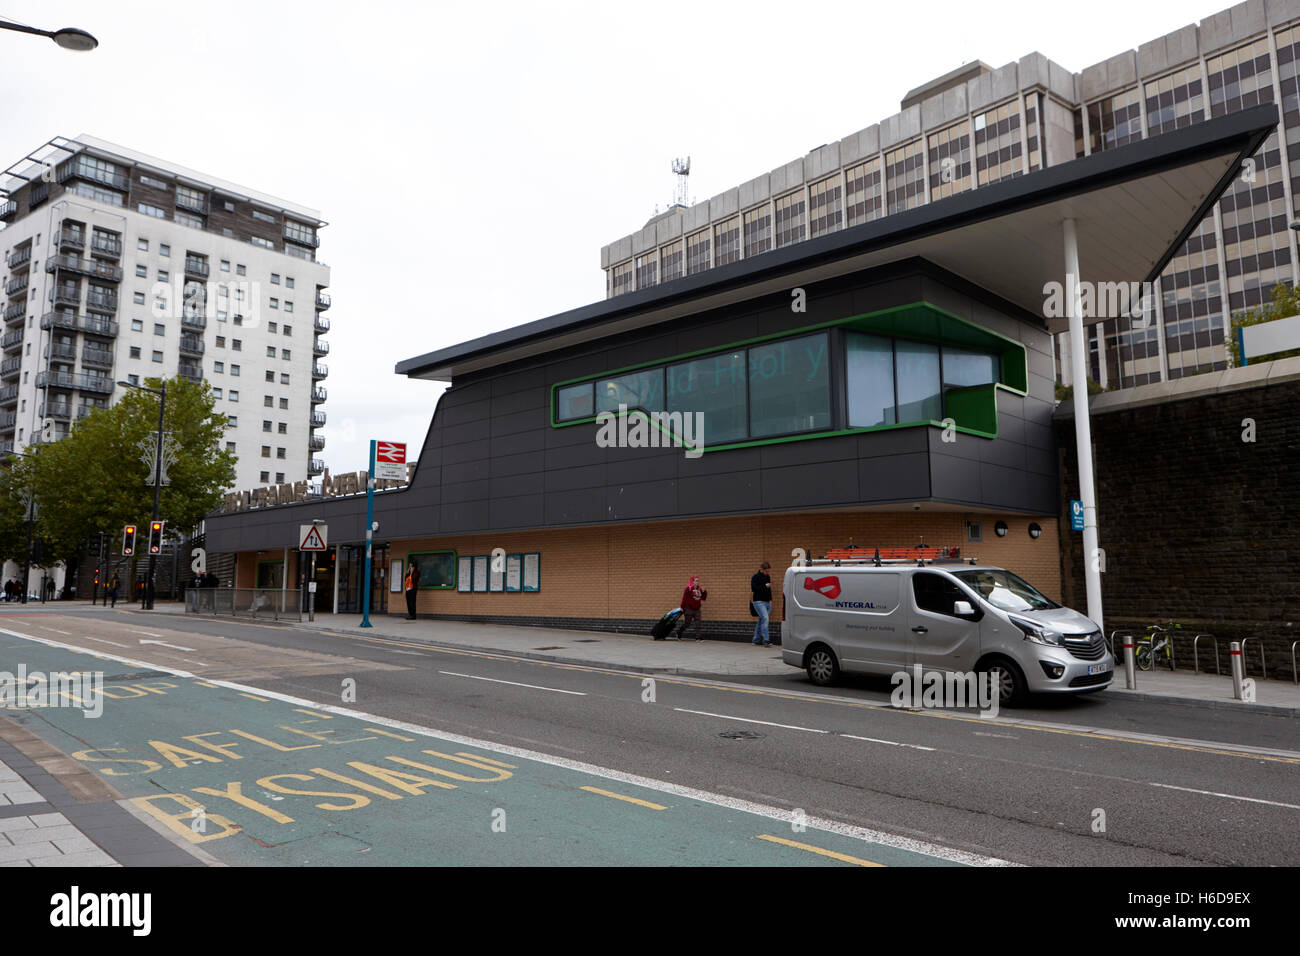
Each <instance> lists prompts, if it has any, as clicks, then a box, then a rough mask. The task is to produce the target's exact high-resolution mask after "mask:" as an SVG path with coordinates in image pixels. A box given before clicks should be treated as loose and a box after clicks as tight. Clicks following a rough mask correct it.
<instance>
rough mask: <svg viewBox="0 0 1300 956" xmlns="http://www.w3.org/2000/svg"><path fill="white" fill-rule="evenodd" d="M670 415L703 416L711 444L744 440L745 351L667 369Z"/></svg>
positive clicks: (728, 353)
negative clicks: (681, 413)
mask: <svg viewBox="0 0 1300 956" xmlns="http://www.w3.org/2000/svg"><path fill="white" fill-rule="evenodd" d="M668 411H670V412H684V413H687V414H691V413H694V412H703V413H704V436H703V440H704V441H705V442H706V443H708V444H711V445H719V444H722V443H723V442H729V441H739V440H741V439H743V438H745V437H746V435H745V427H746V420H747V414H746V412H747V408H746V404H745V351H744V350H743V349H742V350H740V351H736V352H724V353H722V354H721V355H711V356H709V357H708V358H702V359H696V360H695V361H693V362H682V363H681V364H680V365H670V366H668Z"/></svg>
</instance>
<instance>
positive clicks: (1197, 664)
mask: <svg viewBox="0 0 1300 956" xmlns="http://www.w3.org/2000/svg"><path fill="white" fill-rule="evenodd" d="M1203 637H1208V638H1209V639H1210V640H1212V641H1213V642H1214V673H1216V674H1219V673H1221V671H1220V670H1219V639H1218V638H1216V637H1215V636H1214V635H1213V634H1197V635H1196V636H1195V637H1194V638H1192V673H1193V674H1199V673H1200V672H1201V657H1200V650H1199V648H1197V646H1196V645H1197V644H1198V643H1200V640H1201V638H1203ZM1297 643H1300V642H1297Z"/></svg>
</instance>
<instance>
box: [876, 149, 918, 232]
mask: <svg viewBox="0 0 1300 956" xmlns="http://www.w3.org/2000/svg"><path fill="white" fill-rule="evenodd" d="M885 199H886V208H887V210H888V212H889V215H891V216H892V215H893V214H894V213H896V212H902V211H903V210H905V209H914V208H916V207H917V206H919V205H921V204H922V203H923V202H925V162H924V157H923V155H922V153H921V141H920V140H919V139H918V140H914V141H913V142H911V143H907V144H905V145H903V146H900V147H898V149H894V150H890V151H889V152H887V153H885Z"/></svg>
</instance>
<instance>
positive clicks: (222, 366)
mask: <svg viewBox="0 0 1300 956" xmlns="http://www.w3.org/2000/svg"><path fill="white" fill-rule="evenodd" d="M225 371H226V363H225V362H213V363H212V374H214V375H221V374H222V373H224V372H225Z"/></svg>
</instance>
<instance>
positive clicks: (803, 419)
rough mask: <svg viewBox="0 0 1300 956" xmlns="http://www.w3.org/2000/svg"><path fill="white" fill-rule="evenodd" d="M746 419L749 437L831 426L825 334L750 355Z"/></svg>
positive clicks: (788, 341)
mask: <svg viewBox="0 0 1300 956" xmlns="http://www.w3.org/2000/svg"><path fill="white" fill-rule="evenodd" d="M749 416H750V437H752V438H770V437H771V436H773V435H788V434H791V433H794V432H807V431H816V430H818V429H823V428H829V427H830V425H831V377H830V361H829V355H828V353H827V340H826V334H825V333H822V334H820V335H809V336H805V337H803V338H798V339H786V340H784V341H781V342H772V343H771V344H769V345H756V346H754V347H752V348H751V349H750V350H749ZM705 428H706V429H707V428H708V417H707V416H706V417H705ZM710 441H717V438H716V437H711V438H710Z"/></svg>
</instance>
